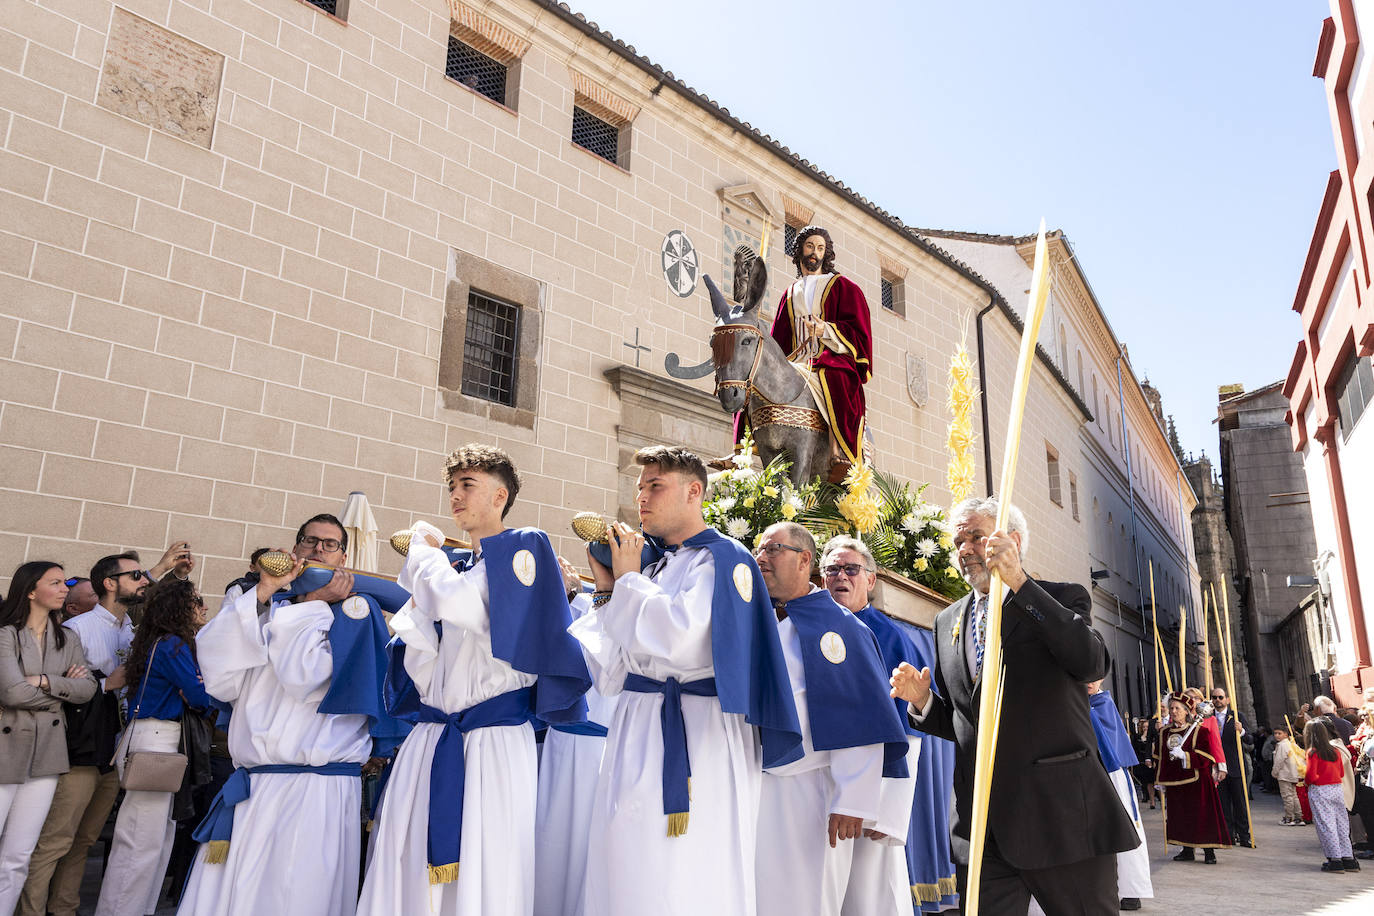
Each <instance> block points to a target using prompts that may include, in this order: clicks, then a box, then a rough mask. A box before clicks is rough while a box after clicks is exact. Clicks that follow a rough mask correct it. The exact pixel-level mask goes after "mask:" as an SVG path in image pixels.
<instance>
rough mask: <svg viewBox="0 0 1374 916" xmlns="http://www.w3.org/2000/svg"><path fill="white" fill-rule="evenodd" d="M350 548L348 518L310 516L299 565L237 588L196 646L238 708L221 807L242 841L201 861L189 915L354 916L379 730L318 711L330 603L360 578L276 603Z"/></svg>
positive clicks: (329, 676) (221, 695)
mask: <svg viewBox="0 0 1374 916" xmlns="http://www.w3.org/2000/svg"><path fill="white" fill-rule="evenodd" d="M345 538H346V535H345V533H344V531H343V527H342V525H340V524H338V521H337V520H333V521H329V520H326V518H325V517H321V516H317V517H316V518H314V519H311V520H310V521H309V522H307V523H306V524H305V525H303V526H302V527H301V529H300V531H299V532H298V534H297V538H296V546H295V548H294V550H293V551H292V552H293V554H294V555H295V557H296V566H295V568H294V569H293V570H291V571H290V572H289V573H287V574H286V575H284V576H273V575H271V574H269V573H267V572H260V575H259V579H258V581H257V582H256V583H251V582H240V583H237V584H236V585H235V587H234V588H231V589H230V590H229V592H228V593H227V594H226V595H225V601H224V604H223V605H222V606H221V608H220V612H219V613H218V614H217V615H215V617H214V618H213V619H211V621H210V622H209V623H208V624H206V625H205V627H204V628H203V629H202V630H201V631H200V633H199V634H198V635H197V637H196V655H197V659H198V661H199V664H200V669H201V674H202V676H203V677H204V679H205V689H206V691H207V692H208V693H209V694H210V695H211V696H212V697H214V698H215V699H217V700H220V701H221V702H224V703H228V704H230V705H231V706H232V709H233V713H232V716H231V718H230V721H229V728H228V734H229V753H230V755H231V756H232V757H233V759H234V763H235V765H236V766H237V767H239V768H240V769H239V771H238V772H236V773H235V775H234V776H233V777H231V779H230V784H229V785H227V786H226V790H225V791H222V792H221V793H220V798H219V799H218V800H217V805H216V807H217V808H219V809H220V812H221V813H222V812H223V811H224V808H226V807H227V808H229V817H228V822H229V824H230V825H231V826H230V829H231V831H232V832H231V833H226V834H224V838H222V839H217V840H214V841H212V842H205V843H202V845H201V848H200V849H199V850H198V852H197V853H196V861H195V865H194V866H193V868H192V871H191V875H190V877H189V879H188V880H187V883H186V889H185V892H184V894H183V896H182V900H181V906H180V908H179V909H178V911H177V912H178V913H180V914H183V916H259V914H262V913H291V914H293V916H352V914H353V913H354V910H355V907H356V904H357V894H358V861H359V855H360V849H359V844H360V842H361V832H360V829H359V828H360V824H361V820H360V804H361V781H360V778H359V777H360V774H361V769H362V766H363V764H364V763H365V762H366V761H367V760H368V759H369V758H370V757H371V756H372V752H373V739H372V735H371V724H372V723H371V721H370V720H369V718H368V716H367V715H363V714H330V713H322V712H320V706H321V703H322V702H324V701H325V699H326V696H328V695H329V693H330V690H331V688H332V687H333V686H334V684H333V682H334V679H335V676H336V672H335V670H334V658H333V654H332V649H331V644H330V638H329V637H330V629H331V628H332V627H333V626H334V625H335V621H336V614H335V611H334V609H333V608H332V607H331V605H332V604H335V603H337V602H340V601H344V600H346V599H349V597H350V592H352V590H353V578H352V576H351V575H349V574H348V573H346V572H339V573H336V574H334V575H333V576H332V577H331V578H330V579H329V580H328V582H327V584H325V585H324V586H322V587H321V588H320V589H318V590H316V591H313V592H311V593H310V594H309V595H305V596H301V598H300V600H298V601H297V602H296V603H292V602H291V601H290V600H281V599H280V598H279V597H278V592H280V591H282V590H284V589H286V588H287V587H288V586H290V585H291V584H292V582H294V581H295V579H296V578H297V577H298V576H299V575H300V574H301V573H302V572H303V571H304V570H305V564H306V562H307V560H314V561H316V562H323V563H327V564H329V565H340V564H342V562H343V555H344V544H345V543H346V542H345V540H344V539H345ZM338 675H339V677H341V678H343V677H347V674H346V673H343V672H339V673H338ZM340 683H342V681H341V682H340ZM376 686H377V687H380V685H376ZM379 695H380V694H379V691H378V696H379ZM226 793H227V794H226ZM245 793H246V794H245ZM235 801H237V804H235V803H234V802H235ZM221 802H223V803H224V804H223V805H221V804H220V803H221ZM215 815H216V812H214V811H212V815H211V818H207V823H206V824H202V827H201V828H198V830H197V833H200V832H201V829H204V828H207V827H208V826H209V822H210V821H211V820H212V819H213V818H214V817H215ZM226 846H227V848H226Z"/></svg>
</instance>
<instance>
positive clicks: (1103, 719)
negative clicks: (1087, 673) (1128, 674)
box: [1088, 690, 1140, 773]
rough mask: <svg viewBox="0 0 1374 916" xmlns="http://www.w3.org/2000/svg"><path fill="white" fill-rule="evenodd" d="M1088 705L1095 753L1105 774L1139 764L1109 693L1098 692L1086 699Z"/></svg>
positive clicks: (1129, 737)
mask: <svg viewBox="0 0 1374 916" xmlns="http://www.w3.org/2000/svg"><path fill="white" fill-rule="evenodd" d="M1088 703H1089V704H1090V706H1091V709H1090V712H1091V714H1092V720H1093V731H1094V732H1095V733H1096V734H1097V753H1098V754H1099V755H1100V756H1101V757H1102V766H1103V767H1104V768H1105V769H1106V770H1107V772H1108V773H1110V772H1112V771H1113V770H1119V769H1121V768H1122V767H1133V766H1135V765H1136V764H1138V763H1140V760H1139V759H1138V758H1137V757H1136V755H1135V748H1133V747H1132V746H1131V736H1130V735H1129V734H1127V732H1126V726H1125V725H1123V724H1122V722H1121V713H1119V712H1117V709H1116V701H1115V700H1113V699H1112V695H1111V693H1109V692H1108V691H1106V690H1100V691H1098V692H1097V693H1095V694H1093V695H1092V696H1090V697H1088Z"/></svg>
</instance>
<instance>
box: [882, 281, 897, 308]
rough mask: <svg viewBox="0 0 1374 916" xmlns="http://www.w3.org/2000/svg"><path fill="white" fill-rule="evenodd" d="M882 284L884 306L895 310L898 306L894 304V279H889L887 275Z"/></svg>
mask: <svg viewBox="0 0 1374 916" xmlns="http://www.w3.org/2000/svg"><path fill="white" fill-rule="evenodd" d="M882 284H883V286H882V289H883V308H885V309H887V310H888V311H889V312H891V311H895V310H896V308H897V307H896V306H895V305H893V300H892V281H891V280H889V279H888V278H887V277H883V280H882Z"/></svg>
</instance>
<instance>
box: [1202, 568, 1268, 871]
mask: <svg viewBox="0 0 1374 916" xmlns="http://www.w3.org/2000/svg"><path fill="white" fill-rule="evenodd" d="M1208 587H1209V588H1210V589H1211V590H1212V609H1213V610H1214V611H1215V610H1216V606H1217V591H1216V586H1215V585H1213V584H1211V583H1208ZM1221 608H1222V612H1223V613H1224V614H1225V615H1226V633H1225V636H1226V641H1225V648H1224V652H1225V655H1226V662H1225V664H1226V695H1227V696H1228V697H1230V698H1231V715H1232V716H1233V717H1235V720H1236V760H1237V762H1238V763H1239V765H1240V772H1239V773H1237V774H1236V777H1237V778H1238V779H1240V780H1241V786H1240V788H1241V793H1242V794H1244V796H1245V823H1246V824H1247V825H1249V828H1250V830H1249V833H1250V848H1251V849H1255V848H1256V847H1255V819H1254V818H1253V817H1251V816H1250V787H1249V786H1248V785H1246V784H1245V783H1246V781H1247V780H1248V779H1249V777H1248V776H1247V775H1246V774H1245V746H1244V745H1243V744H1241V742H1240V714H1239V713H1238V712H1236V666H1235V656H1233V655H1232V654H1231V653H1232V648H1231V599H1230V598H1229V597H1228V596H1227V594H1226V587H1225V586H1222V589H1221ZM1217 625H1218V626H1220V625H1221V618H1220V617H1218V618H1217ZM1220 641H1221V638H1220V637H1218V642H1220ZM1227 778H1228V779H1229V778H1231V777H1230V775H1229V774H1228V775H1227Z"/></svg>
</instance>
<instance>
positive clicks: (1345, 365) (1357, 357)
mask: <svg viewBox="0 0 1374 916" xmlns="http://www.w3.org/2000/svg"><path fill="white" fill-rule="evenodd" d="M1331 13H1332V14H1331V17H1330V18H1328V19H1327V20H1326V21H1325V22H1323V24H1322V31H1321V38H1320V41H1319V42H1318V46H1317V58H1316V61H1315V63H1314V65H1313V69H1312V74H1313V76H1316V77H1319V78H1321V79H1322V80H1324V81H1325V83H1326V98H1327V103H1328V105H1329V108H1330V112H1331V126H1332V133H1333V135H1334V137H1335V141H1336V158H1337V162H1338V167H1337V169H1336V170H1335V171H1334V172H1332V173H1331V176H1330V178H1329V179H1328V181H1327V185H1326V194H1325V197H1324V198H1323V200H1322V204H1321V211H1320V213H1319V214H1318V216H1317V226H1316V229H1315V230H1314V231H1313V233H1312V243H1311V246H1310V247H1309V249H1308V253H1307V261H1306V263H1305V264H1304V266H1303V271H1302V277H1301V279H1300V280H1299V282H1298V289H1297V295H1296V297H1295V298H1294V300H1293V310H1294V311H1295V312H1297V313H1298V315H1299V316H1300V317H1301V320H1302V339H1301V341H1300V342H1299V343H1298V347H1297V352H1296V353H1295V354H1294V355H1293V363H1292V366H1291V367H1290V368H1289V370H1288V377H1287V379H1286V381H1285V382H1284V387H1283V393H1284V395H1285V396H1286V397H1287V398H1288V403H1289V411H1288V414H1287V418H1286V419H1287V421H1288V424H1289V427H1290V428H1291V430H1292V434H1293V448H1294V449H1295V450H1296V451H1297V452H1298V453H1299V454H1300V455H1301V456H1302V460H1303V468H1304V471H1305V472H1306V475H1307V482H1308V491H1309V493H1310V495H1311V502H1312V521H1313V524H1314V527H1315V528H1316V535H1317V556H1316V557H1314V558H1313V562H1314V573H1315V575H1316V579H1317V582H1318V585H1317V587H1318V589H1319V590H1320V591H1321V593H1322V595H1323V598H1324V599H1325V600H1326V602H1327V607H1328V608H1329V611H1330V615H1331V621H1330V622H1331V633H1332V642H1333V644H1334V645H1333V646H1332V649H1333V651H1334V656H1335V666H1334V670H1333V671H1332V672H1331V673H1332V689H1333V692H1334V693H1335V695H1336V700H1337V702H1338V703H1339V704H1341V705H1343V706H1354V705H1359V702H1360V697H1361V694H1362V693H1363V691H1364V690H1365V689H1367V688H1369V687H1374V667H1371V658H1370V651H1369V631H1370V629H1371V625H1374V473H1371V469H1374V419H1367V418H1366V414H1367V413H1370V411H1368V408H1369V406H1370V405H1371V402H1374V372H1371V358H1370V357H1371V354H1374V305H1371V302H1370V299H1371V296H1374V276H1372V275H1371V270H1372V269H1374V265H1372V264H1371V254H1372V253H1371V251H1370V248H1371V242H1372V241H1374V93H1372V92H1370V85H1371V80H1372V79H1374V44H1370V45H1369V46H1368V47H1366V46H1365V44H1364V43H1362V42H1361V40H1360V36H1361V34H1362V33H1363V34H1371V32H1374V13H1371V8H1370V6H1369V5H1368V4H1362V3H1355V2H1353V0H1331ZM1362 420H1363V421H1364V422H1362Z"/></svg>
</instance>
